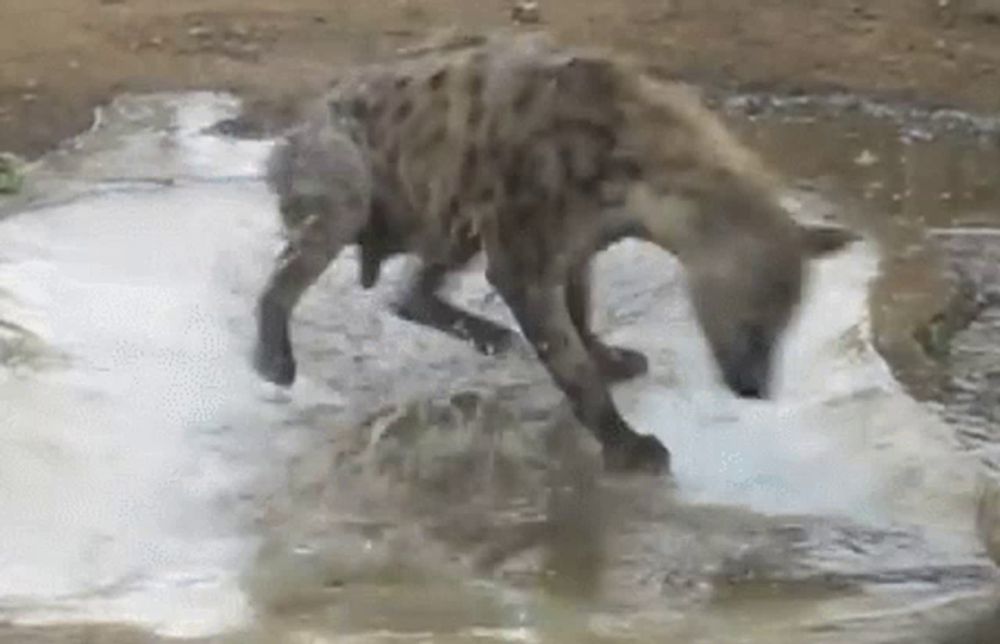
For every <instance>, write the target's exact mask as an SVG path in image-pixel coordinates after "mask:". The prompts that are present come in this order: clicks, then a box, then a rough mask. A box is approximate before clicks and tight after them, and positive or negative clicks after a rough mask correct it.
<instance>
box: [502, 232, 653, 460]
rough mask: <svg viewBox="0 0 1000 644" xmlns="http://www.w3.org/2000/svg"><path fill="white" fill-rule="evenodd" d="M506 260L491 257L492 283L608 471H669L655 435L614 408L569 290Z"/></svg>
mask: <svg viewBox="0 0 1000 644" xmlns="http://www.w3.org/2000/svg"><path fill="white" fill-rule="evenodd" d="M497 255H500V256H497ZM507 255H509V253H505V252H504V251H499V250H498V249H495V250H494V254H493V256H492V257H490V258H489V260H490V265H489V268H488V270H487V276H488V278H489V280H490V283H491V284H493V286H494V287H495V288H496V289H497V291H499V293H500V294H501V295H502V296H503V299H504V301H505V302H506V303H507V305H508V306H509V307H510V309H511V311H512V312H513V313H514V316H515V317H516V318H517V321H518V324H519V325H520V326H521V330H522V331H523V332H524V335H525V336H526V337H527V339H528V341H529V342H531V344H532V346H534V348H535V351H536V352H537V354H538V357H539V358H540V359H541V361H542V363H543V364H544V365H545V367H546V369H547V370H548V372H549V374H550V375H551V376H552V379H553V380H554V381H555V383H556V385H557V386H558V387H559V388H560V389H561V390H562V391H563V393H565V395H566V397H567V398H568V399H569V401H570V403H571V405H572V407H573V413H574V414H575V416H576V417H577V419H578V420H579V421H580V422H581V423H582V424H583V425H584V426H585V427H586V428H587V429H589V430H590V431H591V432H592V433H593V434H594V436H595V438H597V440H598V441H599V442H600V443H601V448H602V451H603V454H604V464H605V467H606V468H607V469H609V470H612V471H644V472H650V473H662V472H664V471H667V470H669V468H670V452H669V451H668V450H667V448H665V447H664V446H663V444H662V443H660V441H658V440H657V439H656V438H655V437H654V436H644V435H640V434H638V433H637V432H636V431H635V430H633V429H632V428H631V427H630V426H629V425H628V423H627V422H626V421H625V419H624V418H622V416H621V413H620V412H619V411H618V409H617V407H616V406H615V403H614V400H613V399H612V397H611V392H610V391H609V389H608V387H607V385H606V384H605V382H606V380H605V377H604V375H603V374H602V373H601V371H600V369H599V368H598V366H597V364H596V362H595V360H594V358H593V357H592V354H591V352H590V351H589V349H588V348H587V346H586V345H585V344H584V342H583V339H582V338H581V337H580V333H579V332H578V331H577V329H576V325H575V324H574V322H573V320H572V318H571V316H570V313H569V307H568V306H567V302H566V293H565V285H564V284H560V283H559V281H557V280H551V279H544V278H543V279H541V280H539V279H535V278H534V277H533V276H527V275H524V274H519V273H518V271H519V269H518V267H517V266H516V264H515V262H514V261H512V259H511V258H510V257H509V256H507Z"/></svg>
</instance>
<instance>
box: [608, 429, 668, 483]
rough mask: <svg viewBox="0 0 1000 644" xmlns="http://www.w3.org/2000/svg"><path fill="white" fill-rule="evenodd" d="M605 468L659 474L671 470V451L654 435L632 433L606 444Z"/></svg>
mask: <svg viewBox="0 0 1000 644" xmlns="http://www.w3.org/2000/svg"><path fill="white" fill-rule="evenodd" d="M603 451H604V469H605V470H607V471H608V472H612V473H620V474H648V475H653V476H659V475H662V474H667V473H669V472H670V451H669V450H668V449H667V448H666V447H664V446H663V443H661V442H660V441H659V440H657V439H656V438H655V437H654V436H642V435H639V434H635V435H632V436H630V437H628V438H627V439H624V440H622V442H620V443H615V444H610V445H605V446H604V450H603Z"/></svg>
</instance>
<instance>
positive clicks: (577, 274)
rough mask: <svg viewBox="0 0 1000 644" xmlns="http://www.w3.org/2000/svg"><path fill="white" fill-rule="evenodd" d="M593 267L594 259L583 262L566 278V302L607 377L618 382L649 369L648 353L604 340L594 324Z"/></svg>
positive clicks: (593, 355) (584, 341) (585, 341)
mask: <svg viewBox="0 0 1000 644" xmlns="http://www.w3.org/2000/svg"><path fill="white" fill-rule="evenodd" d="M590 271H591V268H590V263H589V262H581V263H580V264H578V265H577V266H575V267H574V268H573V269H572V270H571V271H570V274H569V278H568V280H567V282H566V306H567V307H568V308H569V314H570V317H571V318H572V320H573V325H574V326H575V327H576V330H577V331H578V332H579V334H580V337H581V338H582V339H583V343H584V345H586V347H587V350H588V351H590V355H591V357H592V358H593V359H594V362H596V363H597V367H598V368H599V369H600V370H601V373H602V374H603V375H604V377H605V378H607V379H608V380H610V381H611V382H618V381H622V380H630V379H632V378H635V377H637V376H641V375H643V374H644V373H646V371H647V370H648V369H649V362H648V361H647V360H646V356H644V355H643V354H642V353H640V352H639V351H636V350H634V349H628V348H625V347H615V346H610V345H607V344H604V343H603V342H601V340H600V339H599V338H598V337H597V336H596V335H595V334H594V332H593V331H592V330H591V328H590V290H591V285H590Z"/></svg>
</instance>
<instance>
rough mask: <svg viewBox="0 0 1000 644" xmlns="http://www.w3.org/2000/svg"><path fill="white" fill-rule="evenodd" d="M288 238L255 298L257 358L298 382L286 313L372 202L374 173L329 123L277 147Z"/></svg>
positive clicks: (276, 378)
mask: <svg viewBox="0 0 1000 644" xmlns="http://www.w3.org/2000/svg"><path fill="white" fill-rule="evenodd" d="M268 172H269V177H268V179H269V182H270V184H271V186H272V188H273V189H274V190H275V192H277V194H278V197H279V202H280V210H281V214H282V217H283V219H284V221H285V225H286V229H287V237H288V241H287V243H286V244H285V247H284V249H283V250H282V251H281V254H280V255H279V257H278V260H277V262H276V265H275V267H274V269H273V270H272V272H271V275H270V277H269V278H268V281H267V284H266V285H265V287H264V290H263V292H262V293H261V295H260V298H259V300H258V302H257V344H256V347H255V349H254V356H253V364H254V368H255V369H256V370H257V372H258V374H260V376H261V377H262V378H264V379H266V380H268V381H270V382H273V383H275V384H278V385H282V386H288V385H291V384H292V383H293V382H294V381H295V372H296V368H295V358H294V355H293V351H292V343H291V338H290V337H289V329H288V324H289V319H290V317H291V314H292V311H293V310H294V308H295V305H296V304H298V302H299V300H300V299H301V297H302V295H303V293H305V291H306V289H308V288H309V287H310V286H311V285H312V284H313V283H315V282H316V280H317V279H319V277H320V275H322V274H323V271H325V270H326V268H327V266H329V265H330V263H331V262H332V261H333V260H334V259H336V257H337V255H338V254H339V253H340V251H341V249H343V248H344V246H347V245H349V244H352V243H354V242H355V241H356V240H357V237H358V235H359V233H360V231H361V230H362V228H363V227H364V225H365V222H366V221H367V218H368V216H369V212H370V205H371V178H370V173H369V172H368V168H367V165H366V164H365V162H364V159H363V157H362V155H361V153H360V151H359V150H358V149H357V147H356V146H355V145H354V144H353V143H352V142H351V141H350V140H349V139H347V138H346V137H345V136H342V135H340V134H339V133H338V132H336V131H335V130H333V129H331V128H329V127H320V128H316V129H313V128H308V129H304V130H302V131H300V132H297V133H296V134H293V135H292V136H291V137H290V138H289V140H288V141H286V142H285V143H284V144H282V145H281V146H279V147H278V148H277V149H276V151H275V153H274V154H273V155H272V157H271V159H270V164H269V169H268Z"/></svg>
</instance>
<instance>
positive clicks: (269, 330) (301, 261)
mask: <svg viewBox="0 0 1000 644" xmlns="http://www.w3.org/2000/svg"><path fill="white" fill-rule="evenodd" d="M328 216H329V213H326V214H324V215H313V216H310V217H309V218H307V219H306V220H305V222H304V223H303V225H302V226H301V227H299V228H296V229H295V230H294V231H291V233H290V234H289V240H288V242H287V243H286V245H285V247H284V249H283V250H282V251H281V254H280V255H279V257H278V261H277V264H276V266H275V267H274V270H273V271H272V273H271V276H270V278H269V279H268V281H267V285H266V286H265V287H264V291H263V293H262V294H261V296H260V299H259V300H258V302H257V345H256V348H255V349H254V358H253V364H254V368H255V369H256V370H257V373H259V374H260V376H261V377H262V378H264V379H265V380H268V381H270V382H272V383H274V384H277V385H282V386H288V385H291V384H292V383H293V382H295V358H294V356H293V352H292V343H291V339H290V338H289V334H288V321H289V318H290V317H291V314H292V310H293V309H294V308H295V305H296V304H297V303H298V301H299V299H300V298H301V297H302V294H303V293H305V291H306V289H308V288H309V287H310V286H311V285H312V284H313V283H314V282H315V281H316V280H317V279H319V277H320V275H322V274H323V271H324V270H326V268H327V266H329V265H330V263H331V262H332V261H333V260H334V259H336V257H337V255H338V254H339V253H340V250H341V249H342V248H343V247H344V246H345V245H346V244H347V243H348V241H349V234H339V233H338V231H336V230H334V229H333V225H332V223H331V221H330V219H329V218H328ZM341 232H343V231H341Z"/></svg>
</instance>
